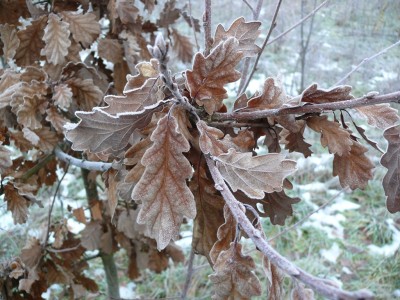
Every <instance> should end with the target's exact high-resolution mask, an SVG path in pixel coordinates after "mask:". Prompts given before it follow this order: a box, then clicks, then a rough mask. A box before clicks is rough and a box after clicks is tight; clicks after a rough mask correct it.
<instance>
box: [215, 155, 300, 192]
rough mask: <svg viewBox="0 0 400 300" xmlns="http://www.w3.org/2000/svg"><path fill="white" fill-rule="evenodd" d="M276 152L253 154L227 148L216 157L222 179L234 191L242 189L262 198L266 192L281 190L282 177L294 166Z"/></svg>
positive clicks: (291, 171)
mask: <svg viewBox="0 0 400 300" xmlns="http://www.w3.org/2000/svg"><path fill="white" fill-rule="evenodd" d="M284 157H285V156H284V155H282V154H278V153H270V154H265V155H258V156H252V153H251V152H245V153H240V152H236V150H234V149H229V152H228V153H226V154H221V155H219V156H218V157H217V158H216V161H217V167H218V169H219V170H220V172H221V175H222V177H224V180H225V181H226V182H227V183H228V184H229V186H230V187H231V189H232V190H233V191H234V192H236V191H237V190H239V189H240V190H242V191H243V192H244V193H245V194H246V195H247V196H248V197H250V198H254V199H262V198H264V192H265V193H272V192H279V191H282V185H283V180H284V178H285V177H286V176H288V175H290V174H292V173H293V172H294V171H295V170H296V162H295V161H292V160H287V159H285V158H284Z"/></svg>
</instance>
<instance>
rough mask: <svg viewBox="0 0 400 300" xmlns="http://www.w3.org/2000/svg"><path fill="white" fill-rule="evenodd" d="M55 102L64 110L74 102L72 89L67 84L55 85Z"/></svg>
mask: <svg viewBox="0 0 400 300" xmlns="http://www.w3.org/2000/svg"><path fill="white" fill-rule="evenodd" d="M53 100H54V104H56V105H57V106H58V107H59V108H61V109H63V110H67V109H68V107H69V106H70V105H71V103H72V90H71V88H70V87H69V86H68V85H67V84H59V85H56V86H55V87H54V93H53Z"/></svg>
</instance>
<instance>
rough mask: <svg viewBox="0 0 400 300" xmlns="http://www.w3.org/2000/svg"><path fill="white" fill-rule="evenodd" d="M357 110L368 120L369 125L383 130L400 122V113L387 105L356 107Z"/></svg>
mask: <svg viewBox="0 0 400 300" xmlns="http://www.w3.org/2000/svg"><path fill="white" fill-rule="evenodd" d="M355 110H356V111H357V112H358V113H359V114H361V116H363V117H364V118H366V119H367V122H368V124H369V125H371V126H375V127H377V128H379V129H383V130H385V129H386V128H389V127H391V126H394V125H396V124H397V123H398V122H399V121H400V117H399V114H398V111H397V110H396V109H394V108H391V107H390V104H387V103H385V104H377V105H370V106H362V107H356V108H355Z"/></svg>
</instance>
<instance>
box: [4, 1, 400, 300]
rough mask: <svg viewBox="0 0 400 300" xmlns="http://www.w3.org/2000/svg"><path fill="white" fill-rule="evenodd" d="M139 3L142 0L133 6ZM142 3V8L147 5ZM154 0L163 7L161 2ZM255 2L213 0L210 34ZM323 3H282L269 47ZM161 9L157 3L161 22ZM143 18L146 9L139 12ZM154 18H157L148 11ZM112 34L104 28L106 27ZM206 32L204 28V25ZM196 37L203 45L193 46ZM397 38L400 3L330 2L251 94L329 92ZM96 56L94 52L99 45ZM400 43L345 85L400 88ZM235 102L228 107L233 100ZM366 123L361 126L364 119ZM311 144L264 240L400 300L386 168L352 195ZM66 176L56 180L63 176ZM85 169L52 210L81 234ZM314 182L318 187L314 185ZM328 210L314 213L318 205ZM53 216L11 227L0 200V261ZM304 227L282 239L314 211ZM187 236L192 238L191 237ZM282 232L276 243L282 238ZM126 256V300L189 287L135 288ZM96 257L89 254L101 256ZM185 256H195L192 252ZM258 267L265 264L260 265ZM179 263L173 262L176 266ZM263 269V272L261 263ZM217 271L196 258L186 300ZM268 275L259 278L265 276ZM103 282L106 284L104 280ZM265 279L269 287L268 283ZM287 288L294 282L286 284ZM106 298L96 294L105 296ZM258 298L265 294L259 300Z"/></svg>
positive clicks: (268, 6) (275, 55) (178, 278)
mask: <svg viewBox="0 0 400 300" xmlns="http://www.w3.org/2000/svg"><path fill="white" fill-rule="evenodd" d="M136 2H137V3H136ZM136 2H135V5H137V7H139V8H140V9H142V8H143V5H142V3H141V2H139V1H136ZM157 2H164V0H159V1H157ZM246 2H248V3H249V4H251V5H253V6H255V4H256V2H257V1H255V0H247V1H239V0H237V1H234V2H233V1H227V0H219V1H212V28H213V30H215V28H216V26H217V25H218V24H219V23H221V24H222V25H224V27H225V28H226V27H227V26H229V25H230V24H231V23H232V22H233V20H235V19H236V18H238V17H240V16H244V17H245V18H246V21H249V20H252V19H253V13H252V11H251V10H250V9H249V7H248V5H247V4H246ZM321 3H322V1H317V0H297V1H292V0H290V1H283V4H282V7H281V9H280V12H279V15H278V18H277V26H276V28H275V29H274V31H273V33H272V36H271V38H270V41H273V40H274V38H276V37H277V36H279V35H280V34H281V33H283V32H285V31H286V30H287V29H288V28H290V27H291V26H292V25H294V24H296V23H297V22H298V21H299V20H300V19H302V18H303V17H305V16H306V15H308V14H309V13H310V12H312V11H313V10H314V9H315V8H316V7H318V6H319V5H320V4H321ZM176 5H177V6H178V7H180V8H184V10H185V11H187V12H188V14H190V11H191V14H192V15H193V17H194V18H196V19H199V20H200V24H201V23H202V22H201V20H202V13H203V9H204V7H203V5H204V4H203V2H202V1H193V0H192V1H191V3H190V2H188V1H186V0H185V1H178V2H177V4H176ZM162 7H163V5H159V6H157V7H156V9H155V11H154V12H153V15H154V19H156V18H157V16H158V15H159V14H158V11H159V10H161V9H162ZM275 7H276V1H269V0H264V4H263V6H262V9H261V13H260V17H259V20H260V21H262V26H261V30H262V33H261V38H260V40H259V42H258V45H261V43H262V39H263V38H265V36H266V33H267V31H268V28H269V25H270V22H271V18H272V15H273V13H274V11H275ZM142 14H144V15H146V14H148V12H146V11H145V12H142ZM148 18H149V19H152V18H153V16H152V15H149V16H148ZM102 27H103V30H104V31H105V32H106V31H107V23H106V22H105V23H103V24H102ZM176 28H177V29H178V30H179V32H180V33H182V34H185V35H186V36H189V37H190V39H191V41H192V43H193V49H194V51H196V44H198V45H200V47H202V45H203V40H202V38H203V35H202V33H197V34H196V38H195V36H194V33H193V30H192V29H191V28H190V27H189V26H188V25H187V23H186V22H184V20H183V18H180V22H178V23H177V25H176ZM201 30H203V29H201ZM196 39H197V41H196ZM399 40H400V1H398V0H370V1H363V0H341V1H338V0H336V1H328V3H327V4H326V5H324V6H323V7H322V8H321V9H320V10H319V11H318V12H317V13H316V14H315V15H314V16H312V17H311V18H309V19H308V20H307V21H305V22H304V23H302V24H301V25H299V26H298V27H296V28H295V29H294V30H292V31H291V32H289V33H288V34H286V35H284V36H283V37H282V38H280V39H278V40H276V41H274V42H273V43H271V44H270V45H267V47H266V49H265V50H264V53H263V55H262V57H261V61H260V63H259V65H258V69H257V72H256V74H255V76H254V80H253V81H252V82H251V83H250V86H249V89H248V90H249V91H250V92H251V93H254V92H256V90H257V89H259V88H261V86H262V83H263V82H264V80H265V79H266V78H267V77H270V76H274V77H275V76H276V77H278V78H280V80H281V81H282V82H283V84H284V87H285V89H286V92H287V94H289V95H293V96H295V95H297V94H300V93H301V91H303V90H304V89H305V88H307V87H308V86H309V85H310V84H312V83H314V82H317V83H318V85H319V87H321V88H329V87H331V86H333V85H335V84H336V83H337V82H339V81H340V80H341V79H343V78H344V77H345V75H346V74H347V73H348V72H350V71H351V70H352V69H353V68H355V67H356V66H358V65H359V64H360V63H361V62H362V61H363V60H364V59H366V58H369V57H371V56H373V55H374V54H376V53H379V52H380V51H381V50H382V49H384V48H387V47H389V46H390V45H392V44H394V43H396V42H397V41H399ZM92 50H94V51H95V50H96V49H92ZM172 61H173V62H171V64H170V66H171V68H172V70H173V71H176V72H177V71H178V70H184V69H185V68H189V64H187V65H184V64H183V63H182V62H180V61H178V60H173V59H172ZM399 70H400V46H396V47H393V48H391V49H390V50H389V51H387V52H385V53H382V54H381V55H379V56H378V57H375V58H374V59H371V60H370V61H365V63H364V64H362V65H361V66H360V68H359V69H358V70H357V71H356V72H354V73H353V74H351V76H350V77H348V78H345V80H344V81H343V82H341V84H347V85H351V86H353V95H354V96H356V97H359V96H362V95H364V94H367V93H368V92H370V91H378V92H379V93H381V94H383V93H389V92H393V91H399V90H400V72H399ZM237 88H238V84H233V85H231V86H230V96H231V97H232V100H233V98H234V97H235V96H236V93H237ZM228 102H229V101H228ZM359 124H363V123H362V121H361V123H359ZM366 133H367V134H368V136H369V137H370V138H371V139H372V140H375V141H376V142H378V144H379V145H380V147H381V148H383V149H385V148H386V144H385V142H384V140H383V138H382V137H380V136H381V132H378V131H377V132H374V131H373V130H372V131H368V132H366ZM306 137H307V141H308V142H309V143H311V144H313V149H312V150H313V152H314V154H313V156H312V157H311V158H309V159H307V161H306V160H305V159H303V158H302V156H300V155H295V154H292V153H291V154H288V157H289V158H292V159H295V160H297V161H298V169H299V171H298V172H297V173H296V174H295V175H294V176H293V177H292V182H293V183H294V184H295V186H294V189H293V191H292V193H293V195H298V196H300V198H301V199H302V201H301V202H300V203H298V204H296V205H294V208H295V211H294V214H293V217H292V218H289V219H288V220H287V221H286V224H285V226H283V227H279V226H271V225H270V224H269V220H265V224H264V225H265V229H266V234H267V237H271V238H273V239H272V241H271V243H272V245H273V246H274V247H276V248H277V250H278V251H280V253H281V254H283V255H285V256H287V257H289V258H290V259H292V260H293V261H294V262H295V263H296V264H298V265H299V266H301V267H302V268H304V269H305V270H307V271H309V272H311V273H313V274H314V275H317V276H320V277H325V276H326V278H327V279H330V280H334V281H335V282H336V283H337V284H338V285H339V286H342V287H343V288H345V289H359V288H363V287H365V288H368V289H370V290H372V291H373V292H375V293H376V294H377V295H378V298H379V299H394V298H399V299H400V253H399V246H400V215H399V214H395V215H391V214H389V213H388V212H387V210H386V208H385V196H384V192H383V189H382V186H381V180H382V177H383V173H384V169H383V167H377V168H375V170H374V180H373V181H371V182H370V185H369V186H368V187H367V189H366V190H363V191H360V190H357V191H354V192H352V193H350V192H349V191H347V190H343V189H341V188H340V185H339V183H338V180H337V178H332V176H331V171H332V170H331V165H332V161H331V160H332V157H330V156H329V155H327V150H326V149H323V148H322V147H321V146H319V145H315V144H316V143H314V142H313V141H316V139H317V138H318V137H317V135H316V134H312V133H311V132H307V133H306ZM262 142H263V141H262V140H261V141H259V144H260V148H259V151H260V152H263V151H265V149H263V147H264V146H263V145H262ZM369 155H370V157H371V158H372V159H373V161H374V162H376V163H378V162H379V159H380V156H381V154H380V153H379V152H378V151H375V150H374V149H371V150H370V151H369ZM61 175H62V174H59V176H60V177H61ZM80 176H81V175H80V171H79V170H78V169H76V168H74V167H72V166H71V168H70V172H69V174H67V176H65V178H64V180H63V181H62V185H61V190H60V193H59V195H58V201H57V202H56V207H55V209H54V211H53V216H54V217H53V218H55V219H57V218H59V219H60V220H62V218H64V217H66V218H67V222H68V225H69V227H70V229H71V230H73V231H74V232H78V231H80V230H82V229H83V227H82V226H83V225H81V224H79V223H77V222H76V221H74V220H73V218H72V215H71V213H70V212H69V210H68V209H67V208H68V206H70V207H72V208H77V207H80V206H82V203H84V202H85V191H84V186H83V183H82V181H81V180H77V179H79V178H80ZM311 183H312V184H311ZM54 190H55V187H53V190H44V191H43V192H42V195H41V197H42V202H43V203H44V204H45V205H48V203H49V202H50V200H49V199H50V198H52V196H53V194H54ZM321 205H323V207H322V208H321V209H320V210H318V211H317V212H315V211H316V210H317V209H318V207H320V206H321ZM43 211H46V212H47V209H46V210H40V209H37V210H36V211H35V209H31V214H30V216H29V220H28V223H27V224H23V225H14V224H13V221H12V217H11V213H10V212H7V208H6V204H5V203H4V202H3V201H2V202H0V218H1V222H0V262H1V261H2V260H6V259H8V258H9V257H11V256H14V255H16V251H20V250H19V249H21V248H22V247H23V246H24V244H25V241H26V238H27V236H29V235H33V236H35V235H38V234H39V233H40V231H41V230H43V228H42V227H44V226H46V222H45V220H46V217H47V216H46V214H43ZM312 212H314V213H313V214H312V215H311V216H309V217H308V218H307V219H306V220H305V221H304V222H302V223H301V224H299V225H298V226H296V227H294V228H293V229H291V230H288V231H286V232H284V233H282V234H280V232H282V231H284V230H285V228H288V227H290V226H291V225H293V224H295V223H296V222H298V221H299V220H302V219H303V218H305V217H306V216H308V215H309V214H311V213H312ZM184 226H186V228H187V229H188V230H187V233H188V234H186V235H185V231H184V232H183V234H182V239H181V240H180V241H178V242H177V243H178V244H179V245H180V246H182V247H183V249H184V251H185V253H187V254H188V253H189V252H190V244H191V236H190V234H191V231H190V230H189V228H190V226H191V223H190V222H189V223H188V224H185V225H184ZM189 233H190V234H189ZM277 234H280V235H279V236H277V237H275V238H274V236H275V235H277ZM252 247H254V246H250V243H249V246H248V249H246V251H253V250H254V249H252ZM122 252H123V251H120V252H118V254H117V256H116V262H117V266H118V268H119V273H120V282H121V292H122V293H121V297H123V298H126V299H133V298H140V297H142V298H144V299H154V298H157V299H163V298H168V299H180V297H179V295H180V293H181V291H182V287H183V284H184V282H185V279H186V274H187V266H186V265H185V264H177V265H175V266H172V267H171V268H169V269H167V270H166V271H163V272H162V273H160V274H156V273H154V272H151V271H146V272H143V273H142V276H141V277H140V278H139V280H136V281H135V282H132V281H130V280H129V279H128V277H127V276H126V273H125V272H126V266H127V261H126V255H123V253H122ZM95 255H96V253H92V254H91V256H95ZM187 257H188V255H187ZM88 261H89V263H90V266H91V268H90V269H88V270H87V272H88V274H90V277H91V278H96V281H97V282H98V283H99V284H100V286H101V289H102V292H103V293H105V290H106V286H105V280H104V270H103V269H102V265H101V263H100V261H99V260H98V259H90V260H88ZM257 262H260V258H258V261H257ZM170 263H171V264H172V262H170ZM259 265H260V266H259V267H258V272H260V274H262V270H261V263H260V264H259ZM211 272H212V270H211V268H210V267H209V265H208V264H207V261H206V259H205V258H204V257H195V259H194V272H193V276H192V282H191V285H190V289H189V293H188V298H189V299H209V298H210V294H211V292H210V289H209V285H210V282H209V281H208V278H207V276H208V275H209V274H210V273H211ZM261 277H262V275H261ZM101 282H103V285H102V284H101ZM265 282H266V281H265V279H264V282H263V283H265ZM288 284H289V283H288ZM54 295H58V296H57V297H61V298H62V296H60V295H62V290H61V287H58V286H53V287H52V288H51V289H50V290H49V291H48V292H47V293H46V295H44V296H46V297H47V298H48V299H58V298H56V296H54ZM100 298H101V295H100V296H99V295H93V299H100ZM260 299H261V298H260ZM317 299H319V298H317Z"/></svg>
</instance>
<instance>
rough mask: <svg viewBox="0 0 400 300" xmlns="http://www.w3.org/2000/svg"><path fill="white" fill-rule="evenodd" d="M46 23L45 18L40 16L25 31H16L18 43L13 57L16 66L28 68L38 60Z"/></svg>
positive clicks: (42, 45)
mask: <svg viewBox="0 0 400 300" xmlns="http://www.w3.org/2000/svg"><path fill="white" fill-rule="evenodd" d="M46 23H47V16H41V17H40V18H39V19H37V20H34V21H32V24H31V25H29V26H27V27H26V29H24V30H20V31H18V38H19V40H20V43H19V47H18V49H17V53H16V54H15V57H14V58H15V61H16V63H17V65H19V66H21V67H22V66H29V65H32V64H34V63H35V61H37V60H39V59H40V57H41V56H40V50H41V49H42V48H43V47H44V42H43V40H42V38H43V34H44V28H45V27H46Z"/></svg>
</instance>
